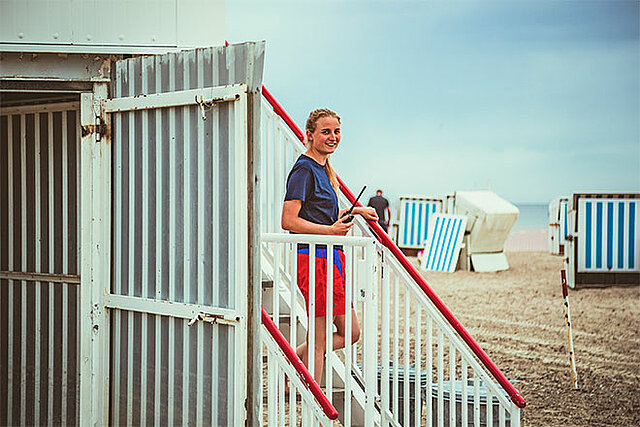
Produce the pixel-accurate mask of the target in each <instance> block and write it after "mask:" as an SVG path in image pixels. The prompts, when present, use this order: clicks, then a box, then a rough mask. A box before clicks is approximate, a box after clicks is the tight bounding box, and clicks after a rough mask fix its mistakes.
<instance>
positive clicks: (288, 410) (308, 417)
mask: <svg viewBox="0 0 640 427" xmlns="http://www.w3.org/2000/svg"><path fill="white" fill-rule="evenodd" d="M272 325H273V326H274V327H275V324H272ZM261 339H262V344H263V352H266V354H267V360H266V362H264V363H263V381H265V383H266V385H267V387H266V399H265V400H264V401H263V402H264V403H263V406H264V408H265V410H264V412H263V419H262V422H263V424H264V425H267V426H272V425H274V426H275V425H278V426H285V425H289V426H298V425H301V426H315V425H323V426H330V425H332V421H331V419H330V418H329V417H328V416H327V414H326V413H325V411H324V410H323V408H322V406H321V405H320V404H319V403H318V401H317V400H316V399H315V397H314V395H313V393H312V392H311V391H310V389H309V384H308V382H307V383H305V381H303V378H301V376H300V374H299V372H296V369H295V368H294V367H293V366H292V365H291V363H290V361H289V360H287V358H286V356H285V353H284V352H283V349H282V348H281V347H280V346H279V345H278V343H277V342H276V338H275V337H274V336H273V335H272V333H271V332H270V331H269V330H268V327H267V326H266V325H264V324H263V326H262V330H261ZM285 384H286V386H285ZM286 387H288V388H289V391H288V393H287V391H286ZM263 392H264V388H263ZM298 402H299V403H298ZM332 409H334V410H335V408H332ZM333 416H334V417H335V413H334V414H333Z"/></svg>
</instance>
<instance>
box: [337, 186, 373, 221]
mask: <svg viewBox="0 0 640 427" xmlns="http://www.w3.org/2000/svg"><path fill="white" fill-rule="evenodd" d="M365 188H367V186H366V185H365V186H364V187H362V190H360V194H358V197H356V199H355V200H354V201H353V205H351V208H350V209H349V210H348V211H346V212H345V213H343V214H342V217H344V216H345V215H349V218H347V219H346V220H345V221H344V222H345V224H346V223H349V222H351V221H353V215H351V212H353V208H355V207H356V203H358V200H360V196H362V193H364V190H365ZM342 217H340V218H342Z"/></svg>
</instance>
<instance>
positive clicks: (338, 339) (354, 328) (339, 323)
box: [333, 309, 360, 350]
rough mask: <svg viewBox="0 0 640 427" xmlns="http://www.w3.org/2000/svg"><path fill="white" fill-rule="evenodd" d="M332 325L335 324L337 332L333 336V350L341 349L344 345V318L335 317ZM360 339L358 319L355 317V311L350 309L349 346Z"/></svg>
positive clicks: (342, 316)
mask: <svg viewBox="0 0 640 427" xmlns="http://www.w3.org/2000/svg"><path fill="white" fill-rule="evenodd" d="M333 323H335V324H336V328H337V329H338V332H335V333H334V334H333V349H334V350H337V349H339V348H343V347H344V346H345V343H346V341H347V340H346V337H345V335H346V333H347V331H346V321H345V316H344V315H341V316H335V317H334V320H333ZM359 339H360V324H359V323H358V317H356V311H355V310H354V309H351V344H354V343H355V342H356V341H358V340H359Z"/></svg>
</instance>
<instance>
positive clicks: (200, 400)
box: [195, 51, 210, 425]
mask: <svg viewBox="0 0 640 427" xmlns="http://www.w3.org/2000/svg"><path fill="white" fill-rule="evenodd" d="M196 55H197V58H196V64H197V67H198V68H197V82H196V86H197V87H203V86H204V61H203V58H201V57H200V56H201V53H200V51H197V52H196ZM197 134H198V155H197V167H198V177H197V179H198V184H197V188H198V190H197V191H198V201H197V206H198V224H197V229H198V233H197V240H198V242H197V248H198V252H197V253H198V258H197V260H195V261H196V262H197V275H198V294H197V298H196V303H198V304H205V299H204V286H205V269H206V266H207V260H206V258H205V253H204V251H205V249H204V248H205V239H206V238H207V237H206V234H207V233H206V232H205V197H204V192H205V185H206V184H205V183H206V180H205V162H206V158H205V143H206V142H205V135H204V121H203V120H197ZM206 163H208V162H206ZM209 218H210V217H209ZM197 328H198V330H197V332H198V347H196V351H197V358H198V359H197V367H196V369H197V379H198V380H197V391H196V396H197V400H196V412H197V414H196V424H197V425H202V423H203V420H204V412H205V410H206V409H205V408H204V396H203V394H204V355H203V351H204V346H203V345H202V344H203V342H204V327H203V325H202V324H201V323H198V324H197Z"/></svg>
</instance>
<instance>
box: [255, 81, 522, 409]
mask: <svg viewBox="0 0 640 427" xmlns="http://www.w3.org/2000/svg"><path fill="white" fill-rule="evenodd" d="M262 94H263V95H264V97H265V99H266V100H267V102H268V103H269V104H270V105H271V107H272V108H273V111H274V112H275V113H276V114H277V115H278V116H280V117H281V118H282V120H284V122H285V123H286V124H287V126H289V129H291V131H292V132H293V133H294V134H295V135H296V136H297V137H298V138H299V139H300V141H303V140H304V134H303V133H302V131H301V130H300V128H299V127H298V126H297V125H296V124H295V122H294V121H293V120H292V119H291V117H289V114H287V112H286V111H284V108H282V106H281V105H280V104H278V102H277V101H276V100H275V98H274V97H273V95H271V93H269V91H268V90H267V88H266V87H264V86H262ZM338 181H339V182H340V190H341V191H342V194H344V195H345V197H346V198H347V199H348V200H349V202H351V203H353V202H354V201H355V199H356V198H355V196H354V195H353V193H352V192H351V190H349V188H348V187H347V186H346V184H345V183H344V181H342V180H341V179H340V177H338ZM358 206H362V205H361V204H360V203H358ZM367 223H368V224H369V227H371V229H372V230H373V232H374V233H375V234H376V237H377V238H378V240H379V241H380V242H381V243H382V244H383V245H385V246H386V247H387V248H389V250H390V251H391V253H393V254H394V255H395V257H396V258H397V259H398V261H400V264H401V265H402V266H403V267H404V269H405V270H406V271H407V273H409V275H410V276H411V277H412V278H413V280H415V282H416V283H417V284H418V286H420V288H421V289H422V290H423V291H424V293H425V294H427V297H428V298H429V299H430V300H431V302H433V304H434V305H435V306H436V308H437V309H438V310H439V311H440V313H441V314H442V315H443V316H444V318H445V319H447V322H449V324H450V325H451V326H452V327H453V329H455V331H456V332H457V333H458V335H460V338H462V340H463V341H464V342H465V343H466V344H467V345H468V346H469V348H470V349H471V351H473V353H474V354H475V355H476V356H477V357H478V359H480V361H481V362H482V364H483V365H484V366H485V367H486V368H487V370H488V371H489V372H491V375H493V377H494V378H495V379H496V381H498V383H499V384H500V385H501V386H502V388H503V389H504V390H505V391H506V392H507V394H508V395H509V397H510V398H511V401H512V402H513V403H515V404H516V405H517V406H518V407H519V408H524V407H525V406H526V402H525V401H524V399H523V398H522V396H520V393H518V390H516V389H515V387H514V386H513V385H512V384H511V383H510V382H509V380H508V379H507V377H505V376H504V374H503V373H502V372H501V371H500V369H498V367H497V366H496V364H495V363H493V362H492V361H491V359H490V358H489V356H487V354H486V353H485V352H484V350H482V348H481V347H480V346H479V345H478V343H476V341H475V340H474V339H473V338H472V337H471V335H470V334H469V332H467V330H466V329H465V328H464V327H463V326H462V323H460V321H459V320H458V319H456V317H455V316H454V315H453V313H452V312H451V310H449V309H448V308H447V306H446V305H444V303H443V302H442V300H441V299H440V297H438V295H436V293H435V292H434V291H433V289H431V287H430V286H429V285H428V284H427V281H426V280H424V277H422V275H421V274H420V273H419V272H418V270H416V268H415V267H414V266H413V265H412V264H411V262H410V261H409V260H408V259H407V257H406V256H404V254H403V253H402V251H401V250H400V248H398V246H396V244H395V243H394V242H393V240H391V238H390V237H389V235H388V234H387V233H386V232H385V231H384V230H383V229H382V227H380V225H379V224H378V223H377V222H375V221H367Z"/></svg>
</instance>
